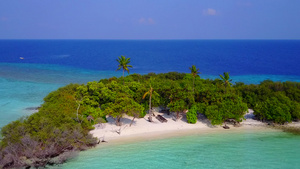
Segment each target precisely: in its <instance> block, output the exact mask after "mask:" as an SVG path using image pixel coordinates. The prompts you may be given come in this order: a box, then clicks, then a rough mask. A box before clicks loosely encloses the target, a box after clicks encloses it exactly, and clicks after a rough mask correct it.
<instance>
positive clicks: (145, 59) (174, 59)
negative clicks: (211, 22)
mask: <svg viewBox="0 0 300 169" xmlns="http://www.w3.org/2000/svg"><path fill="white" fill-rule="evenodd" d="M121 55H125V56H127V57H130V58H131V63H130V64H131V65H132V66H133V69H130V73H140V74H147V73H150V72H154V73H164V72H170V71H177V72H185V73H188V72H189V67H191V66H192V65H196V67H197V68H199V69H200V70H199V71H200V72H201V74H200V76H201V78H210V79H214V78H219V75H220V74H222V73H223V72H230V77H231V78H232V79H233V82H238V81H242V82H244V83H247V84H251V83H253V84H258V83H260V82H261V81H263V80H273V81H298V82H299V81H300V66H299V63H300V41H298V40H293V41H292V40H291V41H290V40H272V41H271V40H0V128H1V127H3V126H4V125H6V124H8V123H9V122H11V121H14V120H17V119H18V118H20V117H23V116H28V115H30V114H31V113H33V112H34V111H35V110H34V108H35V107H38V106H40V105H41V104H42V103H43V98H44V97H45V96H46V95H47V94H48V93H49V92H51V91H53V90H56V89H58V88H59V87H62V86H64V85H66V84H69V83H79V84H82V83H86V82H88V81H98V80H99V79H102V78H109V77H112V76H116V77H120V76H121V75H122V72H121V71H116V68H117V65H118V63H117V62H116V59H117V58H118V56H121ZM236 137H238V136H236ZM241 137H248V136H247V135H243V134H242V135H241ZM251 137H252V136H251ZM253 137H255V136H253ZM290 137H291V138H294V136H290ZM212 138H214V137H212ZM295 138H297V139H299V137H295ZM187 139H188V138H187ZM193 139H195V140H199V141H200V142H201V139H200V138H198V137H195V138H193ZM215 139H218V138H217V137H216V138H215ZM271 140H272V139H271ZM287 140H289V139H287ZM161 141H163V140H161ZM175 142H176V139H175ZM242 142H243V140H242ZM183 143H184V144H181V145H177V148H176V144H175V143H174V146H175V148H174V149H179V148H180V147H182V146H183V147H184V146H188V144H189V143H188V142H187V143H185V142H184V141H183ZM246 143H247V142H245V144H246ZM141 144H142V143H141ZM123 146H124V145H123ZM294 146H298V147H299V144H295V145H294ZM121 147H122V146H121ZM212 148H213V147H212ZM217 149H218V147H215V150H213V149H211V151H215V152H218V151H219V150H217ZM106 150H107V151H108V152H109V151H114V150H113V148H112V149H111V148H107V149H104V150H101V152H102V153H104V154H105V153H108V152H106ZM276 150H277V149H276V148H275V149H274V153H277V152H276ZM298 150H299V149H298ZM93 151H97V149H94V150H90V151H87V152H84V153H83V155H80V156H79V157H78V158H77V160H79V161H80V160H81V156H82V158H85V153H86V154H89V153H93ZM189 151H190V150H189V149H188V150H187V152H189ZM226 152H227V151H224V152H223V153H226ZM126 153H127V151H126V152H125V151H120V152H119V155H121V156H127V155H128V158H129V159H134V158H136V156H134V155H130V154H126ZM157 154H159V153H157ZM270 154H272V153H270ZM266 156H267V155H266ZM179 157H180V156H179ZM145 158H146V157H145ZM162 158H163V156H162ZM134 160H135V159H134ZM170 160H174V159H170ZM209 160H211V161H210V162H211V163H212V164H214V162H213V160H214V159H210V158H209V159H208V158H205V161H206V162H207V161H209ZM245 160H246V159H245ZM249 160H251V159H249ZM129 161H130V160H129ZM153 161H154V162H153ZM155 161H157V160H152V161H151V162H152V163H154V164H155V163H156V162H155ZM175 161H176V160H175ZM193 161H194V162H195V159H194V160H193V158H191V161H190V163H193ZM148 162H149V163H150V161H148ZM72 163H74V164H75V163H76V160H75V161H71V162H70V163H68V165H72ZM101 163H102V162H101V160H96V161H95V162H94V163H92V162H91V163H90V164H91V165H99V164H101ZM241 163H246V162H241ZM134 164H135V163H134ZM154 164H153V166H155V165H154ZM111 165H113V163H112V164H111ZM128 165H129V162H128ZM132 165H133V164H132ZM147 165H149V164H147ZM181 165H182V164H181V163H180V164H178V167H179V166H181ZM108 166H109V165H108ZM133 166H134V165H133ZM66 167H67V166H66ZM116 167H117V166H113V167H111V168H116ZM149 167H152V166H151V165H149ZM174 167H175V168H178V167H176V166H174ZM190 168H193V166H192V164H191V167H190ZM275 168H277V167H275ZM279 168H281V167H279ZM288 168H289V167H288Z"/></svg>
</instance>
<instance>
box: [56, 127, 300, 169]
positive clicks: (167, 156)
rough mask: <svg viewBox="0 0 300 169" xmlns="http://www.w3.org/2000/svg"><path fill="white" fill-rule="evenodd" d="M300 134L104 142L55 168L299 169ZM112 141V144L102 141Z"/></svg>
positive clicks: (249, 133) (244, 133) (248, 133)
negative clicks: (117, 143) (113, 143)
mask: <svg viewBox="0 0 300 169" xmlns="http://www.w3.org/2000/svg"><path fill="white" fill-rule="evenodd" d="M299 141H300V136H299V135H298V136H295V135H292V134H288V133H283V132H278V131H252V130H245V131H241V132H238V133H235V132H234V133H231V132H225V133H205V134H198V135H192V136H184V137H176V138H169V139H162V140H152V141H143V142H135V143H130V144H122V143H121V144H119V145H103V146H102V145H100V146H98V147H96V148H95V149H92V150H89V151H85V152H81V153H80V155H79V156H78V157H76V158H74V159H72V160H70V161H69V162H67V163H65V164H63V165H60V166H55V167H51V168H57V169H60V168H63V169H89V168H103V169H111V168H116V169H118V168H120V169H122V168H126V169H136V168H149V169H151V168H153V169H157V168H166V169H174V168H193V169H198V168H199V169H208V168H212V169H232V168H245V169H266V168H270V169H273V168H278V169H299V158H300V153H299V151H300V143H299ZM103 144H109V143H103Z"/></svg>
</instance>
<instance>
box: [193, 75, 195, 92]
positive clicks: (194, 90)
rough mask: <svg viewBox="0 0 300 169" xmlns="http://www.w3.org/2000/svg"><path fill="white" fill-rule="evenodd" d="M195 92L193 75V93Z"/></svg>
mask: <svg viewBox="0 0 300 169" xmlns="http://www.w3.org/2000/svg"><path fill="white" fill-rule="evenodd" d="M194 92H195V77H194V78H193V93H194Z"/></svg>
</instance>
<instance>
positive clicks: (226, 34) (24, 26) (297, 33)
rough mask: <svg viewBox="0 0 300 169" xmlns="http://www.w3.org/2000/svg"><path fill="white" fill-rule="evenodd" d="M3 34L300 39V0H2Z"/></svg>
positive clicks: (9, 36) (26, 36)
mask: <svg viewBox="0 0 300 169" xmlns="http://www.w3.org/2000/svg"><path fill="white" fill-rule="evenodd" d="M0 39H300V0H26V1H24V0H6V1H5V0H3V1H0Z"/></svg>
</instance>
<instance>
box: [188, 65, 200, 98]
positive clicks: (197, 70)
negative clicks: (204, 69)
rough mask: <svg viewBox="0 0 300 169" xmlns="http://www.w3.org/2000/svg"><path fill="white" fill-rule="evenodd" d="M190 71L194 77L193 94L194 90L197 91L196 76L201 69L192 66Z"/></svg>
mask: <svg viewBox="0 0 300 169" xmlns="http://www.w3.org/2000/svg"><path fill="white" fill-rule="evenodd" d="M189 69H190V70H191V74H192V76H193V93H194V90H195V78H196V76H197V75H198V74H199V73H200V72H199V69H197V68H196V66H195V65H192V67H190V68H189Z"/></svg>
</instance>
